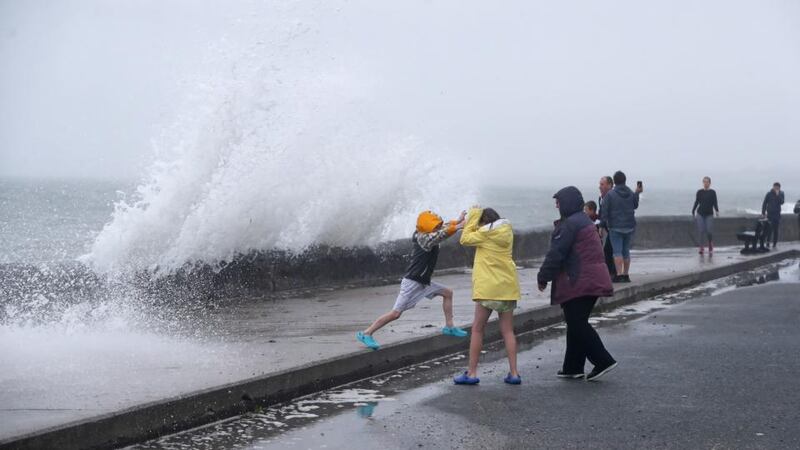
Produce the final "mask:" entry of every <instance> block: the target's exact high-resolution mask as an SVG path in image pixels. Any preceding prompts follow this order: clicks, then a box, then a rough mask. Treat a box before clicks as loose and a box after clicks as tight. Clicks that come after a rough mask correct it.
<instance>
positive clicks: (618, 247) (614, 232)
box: [600, 171, 641, 283]
mask: <svg viewBox="0 0 800 450" xmlns="http://www.w3.org/2000/svg"><path fill="white" fill-rule="evenodd" d="M626 181H627V178H626V177H625V174H624V173H623V172H622V171H617V172H616V173H615V174H614V189H612V190H611V191H610V192H609V193H608V194H606V196H605V198H604V199H603V209H602V211H601V213H602V216H601V217H600V220H601V221H602V222H603V223H605V225H606V227H607V228H608V237H609V239H610V240H611V247H612V249H613V250H614V265H615V266H616V269H617V276H615V277H614V282H618V283H630V281H631V278H630V275H629V271H630V268H631V244H632V242H633V234H634V232H635V231H636V209H637V208H639V194H640V193H641V188H640V187H637V188H636V191H635V192H634V191H632V190H630V188H629V187H628V186H627V185H626V184H625V183H626Z"/></svg>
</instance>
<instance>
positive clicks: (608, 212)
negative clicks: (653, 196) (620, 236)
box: [600, 184, 639, 231]
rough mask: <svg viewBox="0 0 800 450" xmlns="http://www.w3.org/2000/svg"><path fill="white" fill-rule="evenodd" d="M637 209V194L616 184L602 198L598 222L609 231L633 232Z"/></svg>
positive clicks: (624, 186) (626, 187)
mask: <svg viewBox="0 0 800 450" xmlns="http://www.w3.org/2000/svg"><path fill="white" fill-rule="evenodd" d="M637 208H639V194H638V193H637V192H633V191H632V190H631V189H630V188H629V187H628V186H626V185H624V184H618V185H616V186H614V189H612V190H611V191H609V193H608V194H606V196H605V198H603V208H602V209H601V211H600V212H601V218H600V220H602V221H603V223H605V225H606V227H608V229H609V230H612V231H613V230H631V231H633V230H634V229H635V228H636V216H635V214H636V213H635V211H636V209H637Z"/></svg>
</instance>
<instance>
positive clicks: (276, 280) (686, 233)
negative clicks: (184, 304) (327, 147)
mask: <svg viewBox="0 0 800 450" xmlns="http://www.w3.org/2000/svg"><path fill="white" fill-rule="evenodd" d="M638 223H639V226H638V228H637V231H636V237H635V240H634V250H636V249H640V250H641V249H659V248H678V247H691V246H695V245H696V240H697V238H696V233H695V225H694V221H693V219H692V217H691V216H662V217H641V218H638ZM755 224H756V218H755V217H723V218H718V219H716V222H715V224H714V226H715V232H714V236H715V237H714V241H715V244H716V245H717V246H726V245H738V244H739V242H738V241H737V240H736V233H738V232H741V231H746V230H753V229H754V228H755ZM780 236H781V239H782V240H797V239H798V220H797V216H794V215H786V216H785V217H784V218H783V221H782V222H781V234H780ZM549 240H550V230H534V231H525V232H518V233H516V235H515V241H514V258H515V260H517V261H518V262H520V263H524V262H525V261H526V260H531V259H535V258H538V257H541V256H543V255H544V254H545V252H546V251H547V248H548V246H549ZM410 250H411V245H410V240H400V241H394V242H389V243H386V244H382V245H380V246H378V247H377V248H366V247H364V248H348V249H346V248H334V247H325V246H320V247H317V248H314V249H311V250H309V251H307V252H306V253H304V254H302V255H295V256H291V255H288V254H285V253H282V252H270V253H257V254H251V255H247V256H242V257H241V258H238V259H237V260H235V261H233V262H232V263H230V264H229V265H227V266H226V267H225V268H223V269H222V270H220V271H218V272H213V273H212V272H210V271H205V272H204V271H202V270H199V271H198V270H195V271H193V272H192V274H191V275H188V277H189V278H196V277H200V278H203V279H204V284H206V283H209V282H210V283H211V284H212V285H214V287H215V288H216V289H215V290H216V292H218V293H224V294H227V295H236V294H242V293H245V292H246V293H249V294H259V293H260V294H264V293H275V294H279V293H281V292H285V291H290V290H297V289H305V288H313V287H319V286H337V285H349V286H353V285H361V284H380V283H391V282H396V281H397V279H398V278H399V277H400V276H401V275H402V274H403V271H404V269H405V266H406V264H407V262H408V254H409V252H410ZM471 263H472V251H471V250H470V249H466V248H463V247H461V246H460V245H459V244H458V242H457V238H456V239H450V240H448V241H446V242H445V243H444V244H442V246H441V251H440V256H439V263H438V266H437V270H438V271H439V272H440V273H441V271H443V270H446V269H452V268H460V267H468V266H470V265H471ZM209 278H211V279H210V280H209ZM243 291H245V292H243Z"/></svg>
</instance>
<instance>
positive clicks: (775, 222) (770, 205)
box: [761, 182, 785, 248]
mask: <svg viewBox="0 0 800 450" xmlns="http://www.w3.org/2000/svg"><path fill="white" fill-rule="evenodd" d="M784 197H785V196H784V194H783V191H782V190H781V184H780V183H778V182H775V183H774V184H773V185H772V189H770V191H769V192H767V195H765V196H764V202H763V203H761V217H766V218H767V220H769V224H770V225H771V227H770V228H772V248H775V246H776V245H778V230H779V229H780V226H781V206H782V205H783V202H784Z"/></svg>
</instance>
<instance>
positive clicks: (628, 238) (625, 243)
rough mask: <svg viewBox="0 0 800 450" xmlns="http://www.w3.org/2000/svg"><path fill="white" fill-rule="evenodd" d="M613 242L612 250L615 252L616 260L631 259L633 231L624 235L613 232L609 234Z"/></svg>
mask: <svg viewBox="0 0 800 450" xmlns="http://www.w3.org/2000/svg"><path fill="white" fill-rule="evenodd" d="M608 238H609V239H610V240H611V248H612V250H613V251H614V258H622V259H631V242H632V241H633V231H629V232H627V233H623V232H620V231H615V230H611V231H609V232H608Z"/></svg>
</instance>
